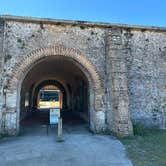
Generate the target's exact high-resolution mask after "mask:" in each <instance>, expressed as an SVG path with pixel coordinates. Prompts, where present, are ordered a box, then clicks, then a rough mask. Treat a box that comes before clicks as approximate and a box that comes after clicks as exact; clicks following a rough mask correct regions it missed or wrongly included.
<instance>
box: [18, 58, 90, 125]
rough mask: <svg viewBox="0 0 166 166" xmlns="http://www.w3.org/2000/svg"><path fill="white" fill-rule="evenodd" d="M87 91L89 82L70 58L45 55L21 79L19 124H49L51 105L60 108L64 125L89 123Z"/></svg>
mask: <svg viewBox="0 0 166 166" xmlns="http://www.w3.org/2000/svg"><path fill="white" fill-rule="evenodd" d="M89 93H90V92H89V81H88V79H87V77H86V76H85V73H84V72H83V71H82V70H81V69H80V68H79V67H78V65H77V64H76V62H75V61H74V60H73V59H71V58H69V57H62V56H50V57H45V58H44V59H42V60H40V62H38V63H36V64H35V65H34V66H33V67H32V68H31V69H30V70H29V72H28V73H27V75H26V77H25V78H24V80H23V82H22V86H21V95H20V124H21V126H22V125H33V124H39V125H40V124H48V123H49V109H50V108H60V110H61V116H62V118H63V123H64V124H74V125H77V124H80V123H87V124H89V122H90V115H89V114H90V113H89V107H90V106H89Z"/></svg>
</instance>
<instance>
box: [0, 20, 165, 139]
mask: <svg viewBox="0 0 166 166" xmlns="http://www.w3.org/2000/svg"><path fill="white" fill-rule="evenodd" d="M4 27H5V32H4ZM4 34H5V40H4ZM3 46H4V48H3ZM3 50H4V51H3ZM56 55H61V56H63V57H65V56H66V57H70V58H72V59H73V60H74V61H76V62H78V63H79V64H80V68H81V70H82V71H83V72H84V74H85V75H86V77H88V78H89V84H90V87H91V88H90V90H89V91H90V92H91V93H90V100H94V103H93V104H92V105H93V106H94V107H93V108H92V112H90V116H91V120H92V121H93V123H92V122H90V124H91V128H92V130H94V131H95V132H103V131H105V130H106V129H108V130H109V131H113V132H115V133H116V134H118V135H120V136H127V135H131V134H132V122H134V123H135V122H140V123H142V124H144V125H147V126H157V127H160V128H166V74H165V73H166V30H162V29H157V28H155V29H153V28H149V29H148V28H146V29H143V28H141V27H140V28H139V27H126V26H120V25H114V26H113V25H111V26H110V25H104V24H100V25H99V24H90V23H89V24H86V23H80V24H79V23H78V22H77V23H76V24H75V22H71V23H63V24H62V22H59V23H57V22H56V24H55V23H52V22H49V21H48V22H44V21H43V22H42V21H40V22H39V21H34V20H33V21H31V20H29V21H26V20H22V21H18V20H17V19H7V20H6V21H5V25H4V22H3V23H1V22H0V70H1V85H2V86H1V92H3V93H1V106H3V107H1V112H2V118H1V119H2V124H1V126H2V128H3V131H1V132H7V133H11V134H13V133H14V132H17V131H18V126H19V113H18V110H19V109H18V107H19V104H18V100H19V97H18V96H19V95H20V94H19V90H20V86H21V85H20V82H21V80H22V79H23V78H24V77H25V74H26V72H28V70H29V69H30V68H31V67H32V66H33V65H34V64H35V63H36V61H38V60H40V59H42V58H45V57H47V56H56ZM4 56H5V57H4ZM3 62H5V63H4V65H3ZM93 92H94V93H93ZM2 99H3V100H2ZM93 109H94V110H93Z"/></svg>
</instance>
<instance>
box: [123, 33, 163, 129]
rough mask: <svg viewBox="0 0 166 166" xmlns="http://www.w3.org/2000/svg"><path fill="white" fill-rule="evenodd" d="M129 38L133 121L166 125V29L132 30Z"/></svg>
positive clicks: (129, 72) (128, 55)
mask: <svg viewBox="0 0 166 166" xmlns="http://www.w3.org/2000/svg"><path fill="white" fill-rule="evenodd" d="M126 38H130V39H129V41H130V44H128V47H129V48H128V51H127V54H126V61H127V65H128V79H129V81H128V82H129V96H130V112H131V117H132V120H133V121H134V122H141V123H142V124H144V125H146V126H158V127H160V128H166V32H159V31H158V32H155V31H150V30H149V31H148V30H147V31H138V30H137V31H136V30H135V31H134V30H132V31H131V32H130V33H129V37H125V38H124V39H126ZM128 43H129V42H128Z"/></svg>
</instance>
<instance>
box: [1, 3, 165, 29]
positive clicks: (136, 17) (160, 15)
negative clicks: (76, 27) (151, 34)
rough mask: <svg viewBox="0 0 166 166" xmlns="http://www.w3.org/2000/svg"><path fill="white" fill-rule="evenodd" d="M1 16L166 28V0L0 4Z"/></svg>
mask: <svg viewBox="0 0 166 166" xmlns="http://www.w3.org/2000/svg"><path fill="white" fill-rule="evenodd" d="M0 14H11V15H18V16H32V17H43V18H55V19H67V20H85V21H97V22H111V23H124V24H136V25H154V26H164V27H166V0H0Z"/></svg>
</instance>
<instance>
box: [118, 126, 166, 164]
mask: <svg viewBox="0 0 166 166" xmlns="http://www.w3.org/2000/svg"><path fill="white" fill-rule="evenodd" d="M121 142H122V143H123V144H124V145H125V147H126V150H127V153H128V156H129V158H130V159H131V160H132V163H133V165H134V166H166V131H164V130H157V129H142V130H137V132H136V134H135V136H134V137H131V138H124V139H121Z"/></svg>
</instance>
